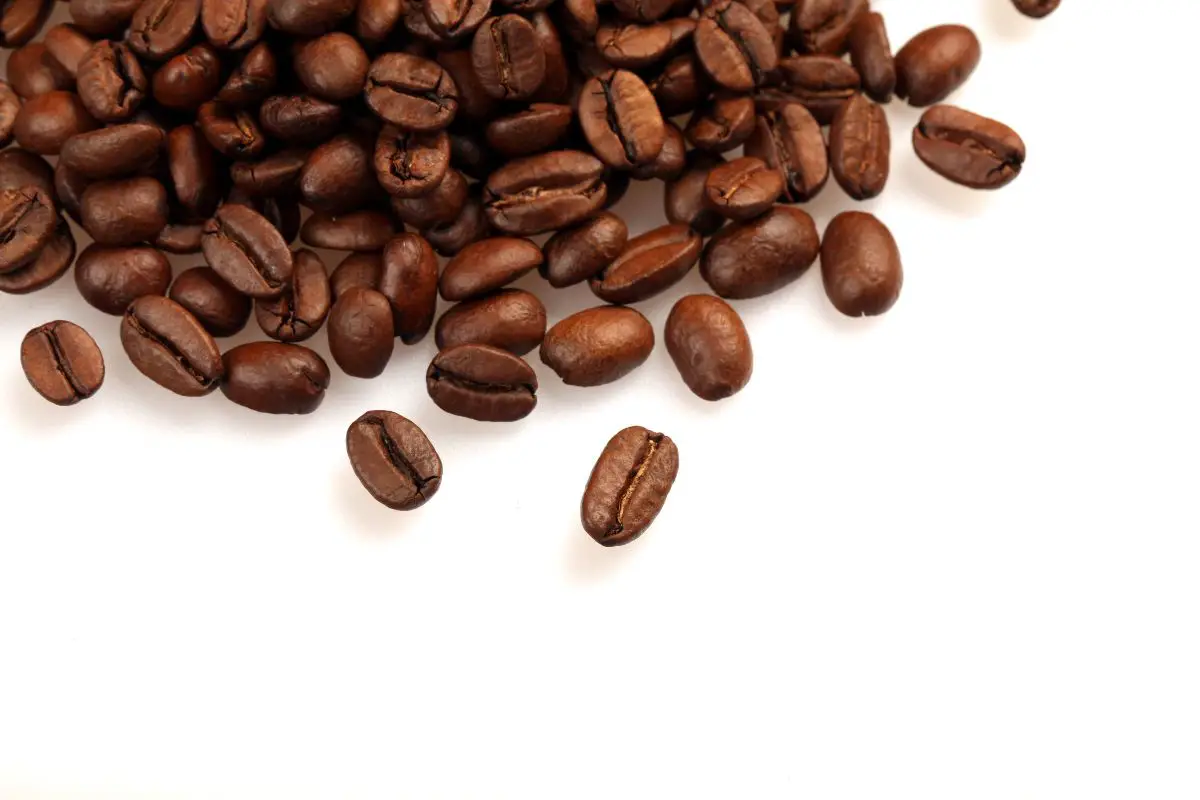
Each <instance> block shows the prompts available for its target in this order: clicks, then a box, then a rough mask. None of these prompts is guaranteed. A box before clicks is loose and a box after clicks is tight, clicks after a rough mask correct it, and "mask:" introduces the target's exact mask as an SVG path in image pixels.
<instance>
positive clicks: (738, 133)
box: [683, 93, 755, 153]
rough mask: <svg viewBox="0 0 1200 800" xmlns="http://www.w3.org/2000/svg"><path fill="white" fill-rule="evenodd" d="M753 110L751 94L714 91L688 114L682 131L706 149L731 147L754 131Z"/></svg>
mask: <svg viewBox="0 0 1200 800" xmlns="http://www.w3.org/2000/svg"><path fill="white" fill-rule="evenodd" d="M754 113H755V112H754V100H753V99H752V98H750V97H747V96H746V95H726V94H721V93H718V94H716V95H714V96H713V97H712V99H711V100H710V101H709V102H708V103H706V104H705V105H704V106H702V107H701V108H700V109H699V110H698V111H697V112H696V113H695V114H694V115H692V119H691V121H689V122H688V125H687V128H686V129H685V130H684V133H683V135H684V136H685V137H686V138H687V140H688V141H689V142H691V143H692V144H693V145H695V146H696V147H697V148H698V149H700V150H706V151H708V152H710V153H724V152H727V151H729V150H734V149H736V148H738V147H741V146H742V145H743V144H744V143H745V142H746V140H747V139H749V138H750V135H751V134H752V133H754V119H755V116H754Z"/></svg>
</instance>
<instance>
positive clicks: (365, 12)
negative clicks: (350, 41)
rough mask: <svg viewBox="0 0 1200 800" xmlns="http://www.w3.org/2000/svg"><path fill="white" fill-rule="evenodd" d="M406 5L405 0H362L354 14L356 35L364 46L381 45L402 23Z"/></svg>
mask: <svg viewBox="0 0 1200 800" xmlns="http://www.w3.org/2000/svg"><path fill="white" fill-rule="evenodd" d="M406 5H407V4H406V3H405V2H403V0H360V2H359V4H358V8H357V9H356V10H355V13H354V35H355V36H357V37H358V39H359V41H361V42H362V43H363V44H367V45H379V44H381V43H382V42H383V41H384V40H385V39H387V37H388V35H389V34H391V32H392V31H393V30H394V29H395V28H396V25H397V23H399V22H400V17H401V16H402V15H403V14H404V12H405V10H406V8H405V6H406Z"/></svg>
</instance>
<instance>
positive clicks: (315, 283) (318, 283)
mask: <svg viewBox="0 0 1200 800" xmlns="http://www.w3.org/2000/svg"><path fill="white" fill-rule="evenodd" d="M292 262H293V265H294V266H293V269H292V280H291V283H290V285H289V286H288V288H287V289H286V290H285V291H284V292H283V294H281V295H279V297H274V298H260V299H258V300H257V301H255V303H254V318H255V319H256V320H258V327H260V328H262V332H263V333H265V334H266V335H267V336H270V337H271V338H272V339H277V340H279V341H281V342H303V341H304V340H305V339H308V338H310V337H311V336H312V335H313V334H314V333H316V332H317V331H319V330H320V329H321V326H322V325H324V324H325V318H326V317H327V316H329V309H330V306H332V305H333V299H332V297H331V295H330V290H329V275H328V274H327V273H326V272H325V263H324V262H323V261H321V258H320V256H318V255H317V254H316V253H314V252H313V251H311V250H297V251H296V252H295V253H293V254H292Z"/></svg>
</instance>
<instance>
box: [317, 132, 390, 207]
mask: <svg viewBox="0 0 1200 800" xmlns="http://www.w3.org/2000/svg"><path fill="white" fill-rule="evenodd" d="M372 159H373V148H372V147H371V144H370V142H369V141H368V140H367V138H366V137H365V136H362V135H357V134H342V135H341V136H336V137H334V138H333V139H330V140H329V141H328V142H326V143H325V144H322V145H319V146H318V147H317V148H316V149H314V150H313V151H312V152H311V153H310V154H309V156H308V160H307V161H306V162H305V163H304V169H303V170H301V172H300V196H301V197H302V198H303V199H304V203H305V205H307V206H309V207H310V208H312V209H314V210H316V211H323V212H325V213H327V214H344V213H346V212H349V211H354V210H356V209H359V208H362V207H363V206H364V205H366V204H368V203H369V202H371V201H372V200H374V199H376V198H377V197H378V195H379V194H380V192H379V186H378V185H377V184H376V183H375V172H374V168H373V167H372V165H371V162H372Z"/></svg>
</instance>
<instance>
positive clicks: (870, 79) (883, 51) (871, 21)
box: [850, 12, 896, 103]
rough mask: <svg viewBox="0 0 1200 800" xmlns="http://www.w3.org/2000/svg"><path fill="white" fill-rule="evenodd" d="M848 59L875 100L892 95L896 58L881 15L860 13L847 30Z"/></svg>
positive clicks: (887, 99) (884, 98) (894, 83)
mask: <svg viewBox="0 0 1200 800" xmlns="http://www.w3.org/2000/svg"><path fill="white" fill-rule="evenodd" d="M850 63H851V64H853V65H854V68H855V69H856V70H858V74H859V76H860V77H861V78H862V86H863V91H865V92H866V93H867V95H868V96H869V97H870V98H871V99H872V100H874V101H875V102H877V103H886V102H887V101H889V100H891V99H892V92H893V91H895V89H896V61H895V59H894V58H892V45H891V42H890V41H889V40H888V35H887V27H886V26H885V25H884V22H883V16H882V15H880V14H876V13H874V12H870V13H867V14H863V15H862V16H860V17H859V18H858V21H857V22H855V23H854V27H853V28H852V29H851V30H850Z"/></svg>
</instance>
